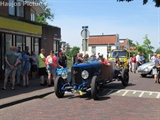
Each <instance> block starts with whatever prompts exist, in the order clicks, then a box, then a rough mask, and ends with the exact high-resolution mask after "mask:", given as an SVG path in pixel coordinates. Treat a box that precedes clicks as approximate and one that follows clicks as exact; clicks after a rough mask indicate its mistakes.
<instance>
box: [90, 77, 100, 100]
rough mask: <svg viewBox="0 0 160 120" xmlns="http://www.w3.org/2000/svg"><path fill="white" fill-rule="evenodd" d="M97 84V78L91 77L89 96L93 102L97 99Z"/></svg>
mask: <svg viewBox="0 0 160 120" xmlns="http://www.w3.org/2000/svg"><path fill="white" fill-rule="evenodd" d="M98 93H99V84H98V77H97V76H93V77H92V81H91V96H92V98H93V99H94V100H97V99H98V98H99V95H98Z"/></svg>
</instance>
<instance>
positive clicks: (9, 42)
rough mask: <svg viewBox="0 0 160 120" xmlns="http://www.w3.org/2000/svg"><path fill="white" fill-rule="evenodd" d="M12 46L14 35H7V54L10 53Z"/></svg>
mask: <svg viewBox="0 0 160 120" xmlns="http://www.w3.org/2000/svg"><path fill="white" fill-rule="evenodd" d="M10 46H12V35H11V34H6V52H7V51H9V48H10Z"/></svg>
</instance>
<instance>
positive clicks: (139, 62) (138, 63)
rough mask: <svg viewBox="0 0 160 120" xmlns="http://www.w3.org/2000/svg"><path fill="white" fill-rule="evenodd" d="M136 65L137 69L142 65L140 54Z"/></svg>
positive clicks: (137, 56)
mask: <svg viewBox="0 0 160 120" xmlns="http://www.w3.org/2000/svg"><path fill="white" fill-rule="evenodd" d="M136 63H137V68H138V67H139V66H140V65H141V64H142V60H141V56H140V52H138V54H137V55H136Z"/></svg>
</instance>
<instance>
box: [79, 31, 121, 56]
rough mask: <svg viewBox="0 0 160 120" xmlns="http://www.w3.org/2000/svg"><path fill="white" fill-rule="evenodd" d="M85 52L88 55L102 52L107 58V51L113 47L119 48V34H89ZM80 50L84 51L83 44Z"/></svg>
mask: <svg viewBox="0 0 160 120" xmlns="http://www.w3.org/2000/svg"><path fill="white" fill-rule="evenodd" d="M87 49H88V50H87V51H86V53H88V54H89V56H90V55H93V54H95V55H96V56H97V55H98V53H101V54H103V56H104V57H105V58H107V53H109V52H110V51H111V50H113V49H120V42H119V35H118V34H112V35H91V36H89V38H88V47H87ZM80 52H82V53H84V49H83V46H82V48H81V50H80Z"/></svg>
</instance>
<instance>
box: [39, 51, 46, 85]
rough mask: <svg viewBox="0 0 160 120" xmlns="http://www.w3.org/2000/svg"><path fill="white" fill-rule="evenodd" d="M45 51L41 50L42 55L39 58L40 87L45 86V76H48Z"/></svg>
mask: <svg viewBox="0 0 160 120" xmlns="http://www.w3.org/2000/svg"><path fill="white" fill-rule="evenodd" d="M44 54H45V49H43V48H42V49H41V53H40V54H39V56H38V63H39V64H38V68H39V75H40V80H41V81H40V85H42V86H44V76H45V75H46V64H45V56H44Z"/></svg>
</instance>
